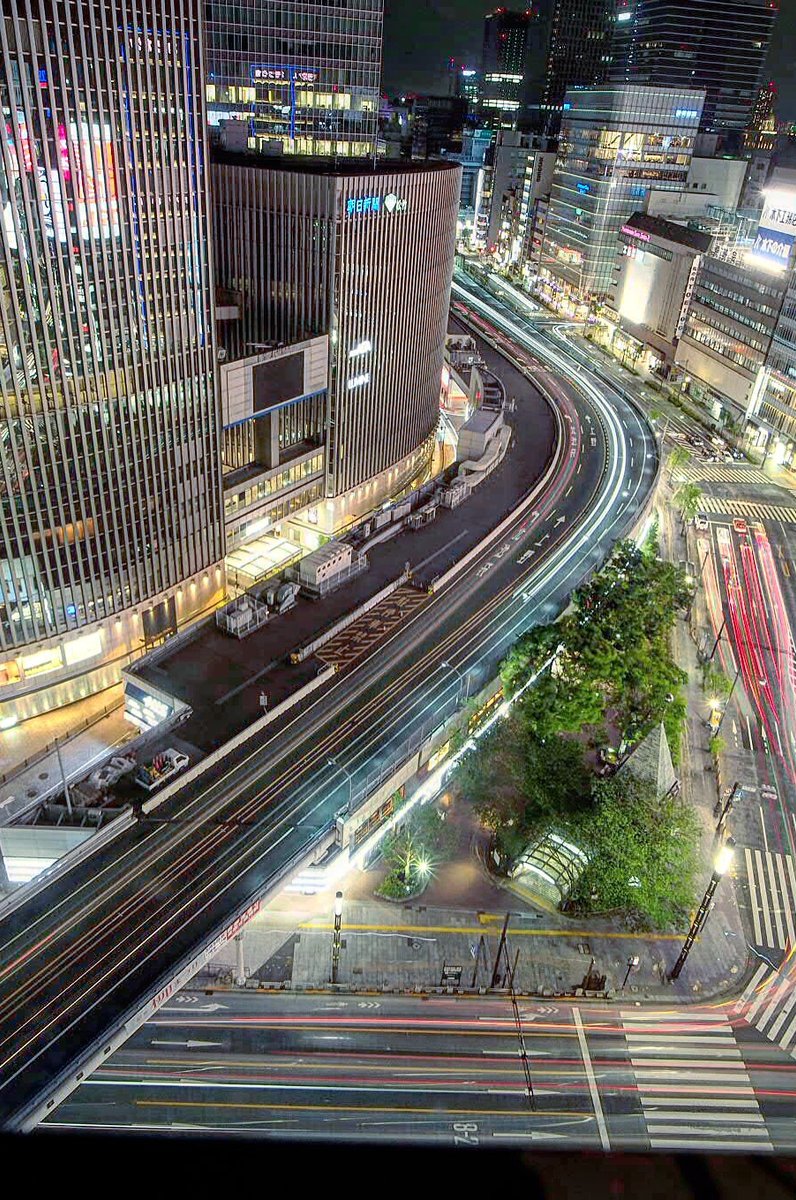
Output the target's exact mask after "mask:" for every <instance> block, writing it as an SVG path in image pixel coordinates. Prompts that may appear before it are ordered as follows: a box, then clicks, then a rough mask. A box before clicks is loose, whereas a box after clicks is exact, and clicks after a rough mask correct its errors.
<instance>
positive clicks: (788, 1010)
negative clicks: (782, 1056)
mask: <svg viewBox="0 0 796 1200" xmlns="http://www.w3.org/2000/svg"><path fill="white" fill-rule="evenodd" d="M732 1011H733V1013H734V1014H736V1015H737V1016H741V1017H742V1018H743V1020H744V1021H746V1023H747V1025H751V1026H753V1028H755V1029H756V1030H757V1031H758V1032H759V1033H762V1034H763V1035H764V1036H765V1037H767V1038H768V1040H769V1041H770V1042H774V1043H776V1045H777V1046H779V1047H780V1049H781V1050H784V1051H785V1052H786V1053H787V1054H789V1055H790V1057H791V1058H796V1044H794V1041H795V1040H796V978H793V977H791V976H790V975H787V974H785V973H781V972H780V971H777V970H772V969H771V966H770V964H769V963H765V962H762V963H760V965H759V966H758V968H757V970H756V971H755V973H754V974H753V975H752V978H751V979H750V980H749V982H748V983H747V985H746V987H745V988H744V990H743V992H742V993H741V995H740V997H739V999H738V1002H737V1003H736V1004H735V1006H734V1008H733V1010H732Z"/></svg>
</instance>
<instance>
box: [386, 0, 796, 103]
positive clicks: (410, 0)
mask: <svg viewBox="0 0 796 1200" xmlns="http://www.w3.org/2000/svg"><path fill="white" fill-rule="evenodd" d="M504 2H505V0H504ZM498 3H499V0H495V2H494V3H492V4H490V3H487V2H485V0H385V5H384V9H385V18H384V88H385V90H386V92H387V93H388V94H389V95H394V94H395V93H397V92H399V91H414V92H443V93H444V92H446V91H447V70H446V64H447V60H448V59H449V58H451V57H452V58H455V59H456V60H457V61H458V62H465V63H468V64H470V65H472V66H477V65H478V60H479V58H480V53H481V39H482V36H483V18H484V15H485V14H486V13H487V12H490V11H491V10H492V9H493V8H495V7H497V4H498ZM506 7H507V8H508V7H512V5H510V4H509V3H506ZM516 7H517V8H518V9H519V8H521V7H522V5H521V4H520V3H517V4H516ZM767 77H768V78H771V79H773V80H775V82H776V84H777V86H778V87H779V104H778V116H779V117H780V118H782V119H784V120H796V0H780V14H779V17H778V18H777V23H776V25H775V27H774V38H773V41H772V45H771V50H770V51H769V56H768V68H767Z"/></svg>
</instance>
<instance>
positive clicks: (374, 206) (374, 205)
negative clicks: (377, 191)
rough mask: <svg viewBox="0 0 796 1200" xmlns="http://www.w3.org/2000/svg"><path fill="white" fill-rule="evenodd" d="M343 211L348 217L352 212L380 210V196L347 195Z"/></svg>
mask: <svg viewBox="0 0 796 1200" xmlns="http://www.w3.org/2000/svg"><path fill="white" fill-rule="evenodd" d="M345 211H346V215H347V216H349V217H351V216H353V215H354V213H369V212H381V196H357V197H354V196H349V198H348V200H347V201H346V206H345Z"/></svg>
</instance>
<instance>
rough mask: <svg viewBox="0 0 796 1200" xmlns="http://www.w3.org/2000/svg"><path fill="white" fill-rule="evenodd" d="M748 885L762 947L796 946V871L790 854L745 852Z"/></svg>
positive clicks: (753, 924)
mask: <svg viewBox="0 0 796 1200" xmlns="http://www.w3.org/2000/svg"><path fill="white" fill-rule="evenodd" d="M744 861H745V865H746V882H747V885H748V887H749V903H750V907H751V911H752V926H753V929H754V940H755V943H756V945H758V946H768V947H770V948H771V949H776V950H785V949H786V948H787V947H788V946H796V917H794V912H796V871H794V861H793V858H792V857H791V855H790V854H772V853H771V851H770V850H752V849H750V848H749V847H748V846H747V847H746V848H745V849H744Z"/></svg>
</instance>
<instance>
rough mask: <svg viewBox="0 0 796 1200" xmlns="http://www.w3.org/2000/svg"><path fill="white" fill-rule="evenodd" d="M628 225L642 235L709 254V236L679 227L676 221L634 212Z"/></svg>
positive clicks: (698, 252)
mask: <svg viewBox="0 0 796 1200" xmlns="http://www.w3.org/2000/svg"><path fill="white" fill-rule="evenodd" d="M627 224H628V225H630V226H631V228H633V229H638V230H640V231H641V232H642V233H648V234H649V235H650V237H658V238H663V239H665V240H666V241H669V242H675V243H676V244H677V245H680V246H688V248H689V249H690V250H695V251H696V252H697V254H707V252H708V250H709V249H710V241H711V239H710V236H709V234H707V233H699V232H698V231H697V230H696V229H688V228H686V226H685V225H677V224H676V223H675V222H674V221H667V220H665V219H664V218H663V217H651V216H649V215H648V214H647V213H643V212H634V213H633V215H632V217H630V218H629V220H628V221H627Z"/></svg>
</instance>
